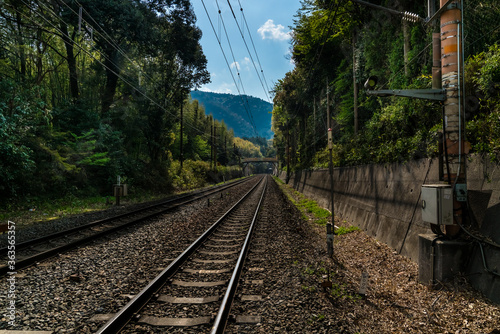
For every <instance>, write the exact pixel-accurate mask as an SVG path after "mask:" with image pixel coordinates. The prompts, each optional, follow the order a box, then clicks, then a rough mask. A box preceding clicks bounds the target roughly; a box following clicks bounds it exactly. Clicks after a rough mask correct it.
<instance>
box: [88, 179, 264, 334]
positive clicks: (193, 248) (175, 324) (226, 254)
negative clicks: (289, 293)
mask: <svg viewBox="0 0 500 334" xmlns="http://www.w3.org/2000/svg"><path fill="white" fill-rule="evenodd" d="M266 187H267V178H265V177H263V178H262V179H261V182H259V183H258V184H256V185H255V186H254V187H253V188H252V189H251V190H250V191H248V192H247V193H246V194H245V195H244V196H243V197H242V198H241V199H240V200H239V201H238V202H237V203H236V204H234V205H233V206H232V207H231V208H230V209H229V210H228V211H227V212H226V213H224V214H223V215H222V216H221V217H220V218H219V219H218V220H217V221H216V222H215V223H214V224H213V225H212V226H210V227H209V228H208V229H207V230H206V231H205V232H204V233H203V234H202V235H201V236H200V237H199V238H198V239H197V240H196V241H195V242H194V243H193V244H191V245H190V246H189V247H187V249H186V250H185V251H184V252H182V254H181V255H179V256H178V257H177V258H176V259H175V260H173V261H172V262H171V263H170V264H169V265H168V267H167V268H166V269H164V270H163V271H162V272H161V273H160V274H159V275H158V276H157V277H155V278H154V279H153V280H152V281H151V282H150V283H149V284H148V285H147V286H146V287H145V288H144V289H142V291H140V292H139V293H138V294H137V295H135V296H133V298H132V299H131V300H130V302H129V303H127V304H126V305H125V306H124V307H123V308H122V309H120V310H119V311H118V312H117V313H116V314H114V315H109V317H110V319H109V321H107V323H106V324H105V325H103V326H102V327H101V328H100V329H99V330H98V332H97V333H99V334H104V333H117V332H120V331H121V332H122V333H137V332H148V333H151V332H164V331H165V327H170V328H171V329H174V328H179V329H180V330H181V331H182V330H183V327H192V328H193V329H194V330H195V331H199V330H203V331H207V330H208V329H209V328H211V333H222V332H223V331H224V328H225V326H226V323H227V321H228V318H229V312H230V309H231V305H232V302H233V299H234V297H235V293H236V288H237V286H238V283H239V281H240V276H241V272H242V269H243V265H244V263H245V260H246V258H247V254H248V251H249V247H250V241H251V239H252V234H253V231H254V230H255V226H256V224H257V221H258V220H257V218H258V216H259V210H260V208H261V205H262V202H263V198H264V194H265V192H266ZM250 298H257V297H256V296H253V297H250ZM103 317H106V315H103ZM257 318H258V317H253V318H252V317H248V316H247V317H242V318H241V319H242V320H243V321H252V320H258V319H257Z"/></svg>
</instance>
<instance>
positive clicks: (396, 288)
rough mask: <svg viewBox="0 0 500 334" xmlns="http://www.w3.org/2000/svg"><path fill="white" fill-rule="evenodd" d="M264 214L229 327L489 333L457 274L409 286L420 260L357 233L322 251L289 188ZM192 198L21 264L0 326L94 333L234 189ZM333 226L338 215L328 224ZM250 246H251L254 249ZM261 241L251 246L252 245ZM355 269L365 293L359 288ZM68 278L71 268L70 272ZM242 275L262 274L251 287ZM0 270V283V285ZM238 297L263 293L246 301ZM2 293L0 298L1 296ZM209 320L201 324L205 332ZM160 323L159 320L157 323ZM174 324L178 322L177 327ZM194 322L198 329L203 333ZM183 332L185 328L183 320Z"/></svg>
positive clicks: (276, 193)
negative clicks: (10, 308) (12, 318)
mask: <svg viewBox="0 0 500 334" xmlns="http://www.w3.org/2000/svg"><path fill="white" fill-rule="evenodd" d="M269 186H270V188H271V189H270V191H269V192H268V194H267V195H266V203H265V204H264V206H263V210H262V213H261V217H262V221H261V222H260V223H259V227H258V229H257V230H256V235H255V240H254V243H255V244H252V246H251V248H250V258H251V260H249V261H247V262H246V263H245V266H246V267H245V269H244V272H243V275H244V277H243V279H242V282H241V285H240V286H239V290H238V291H237V300H236V301H235V303H234V304H233V308H232V311H231V313H232V314H233V316H235V317H236V316H238V315H254V316H258V317H260V322H259V323H256V324H238V323H234V322H232V323H230V324H229V325H228V327H227V328H226V330H227V332H228V333H353V334H354V333H450V334H451V333H453V334H455V333H498V332H497V331H496V330H500V325H499V324H500V312H499V309H498V305H494V304H492V303H490V302H488V300H486V299H484V298H483V297H482V296H481V295H480V294H478V293H477V292H475V291H474V290H472V289H471V288H470V286H469V285H468V284H467V282H466V280H465V278H457V279H456V280H455V281H454V282H452V283H450V284H447V285H443V287H442V288H441V289H440V290H430V289H428V288H427V287H426V286H424V285H421V284H419V283H418V270H417V269H418V268H417V265H416V264H415V263H413V262H411V261H410V260H409V259H407V258H405V257H403V256H400V255H398V254H397V253H395V252H394V251H393V250H392V249H390V248H389V247H387V246H386V245H384V244H382V243H379V242H378V241H377V240H375V239H373V238H371V237H369V236H368V235H366V234H365V233H364V232H363V231H353V232H351V233H348V234H344V235H340V236H336V237H335V245H334V247H335V256H334V258H333V259H331V258H329V257H328V256H327V255H326V235H325V227H323V226H319V225H317V224H315V223H314V219H313V217H308V220H305V219H304V218H303V215H302V213H301V212H299V211H298V209H297V208H296V207H295V206H294V205H293V204H292V203H291V202H290V201H289V200H288V199H287V198H286V196H285V195H284V194H283V193H282V191H281V190H280V188H282V189H283V190H284V191H285V192H287V193H288V194H289V195H290V196H296V194H294V192H293V189H291V188H289V187H288V186H285V185H277V184H275V183H274V182H270V185H269ZM237 197H238V198H239V196H237V195H236V194H234V193H231V194H229V196H228V195H227V194H226V195H225V196H224V198H222V199H220V198H219V196H215V197H214V199H213V200H212V201H211V203H212V205H211V206H210V207H208V208H207V201H206V200H205V201H201V202H197V203H196V204H192V205H190V206H188V207H186V208H184V209H182V210H178V211H177V212H174V213H171V214H168V215H165V216H162V217H161V219H157V220H154V221H151V222H150V223H147V224H144V225H143V226H142V227H141V228H134V229H131V230H130V231H128V232H123V233H121V235H119V236H113V237H109V238H108V239H107V240H105V241H96V242H94V243H92V244H89V245H87V246H85V247H82V248H80V249H79V250H78V251H73V252H68V253H66V254H63V255H61V256H60V257H59V258H56V259H54V260H51V261H47V262H44V263H41V264H40V265H39V266H37V267H31V268H28V269H26V270H23V271H20V272H19V273H18V277H17V278H16V284H17V286H16V294H17V295H16V312H17V318H16V323H17V325H16V327H9V326H8V325H7V323H6V321H7V320H8V319H7V318H6V317H5V316H4V313H5V312H6V311H5V308H4V309H3V310H2V313H1V316H2V319H1V322H0V329H24V330H51V331H54V333H93V332H95V331H96V330H97V329H98V328H99V327H100V326H102V324H104V322H103V321H100V322H99V321H97V322H90V321H89V319H90V318H91V317H92V316H94V315H96V314H106V313H113V312H116V311H117V310H118V309H119V308H120V307H121V306H123V305H124V304H125V303H126V302H128V300H129V298H130V296H127V295H133V294H135V293H137V292H138V291H140V289H142V288H143V287H144V285H145V284H147V282H148V281H149V280H150V279H152V278H153V277H154V276H156V275H157V274H158V273H159V270H161V269H162V268H164V267H166V266H167V265H168V263H169V259H172V258H174V257H176V255H178V254H179V253H180V252H181V251H182V250H183V249H184V247H185V246H187V245H188V244H189V243H191V242H192V241H193V240H194V239H195V238H196V237H197V236H199V235H200V234H201V233H202V231H203V230H204V229H205V228H206V227H208V226H209V225H210V224H211V223H213V220H214V219H215V218H212V217H213V215H214V214H215V213H216V212H222V210H223V209H227V208H228V207H229V206H230V205H231V203H233V202H234V200H235V199H236V198H237ZM336 225H338V226H347V223H345V222H342V221H336ZM254 246H255V247H254ZM252 249H253V250H255V249H260V251H255V252H253V251H252ZM362 272H366V273H368V275H369V279H368V290H367V293H366V296H364V297H362V296H360V295H359V294H358V290H359V284H360V279H361V274H362ZM71 275H76V276H74V278H72V277H71ZM250 281H261V282H259V284H251V283H250ZM7 286H8V283H7V282H6V279H5V278H4V279H2V282H0V289H1V291H7ZM243 296H260V297H261V298H260V299H259V298H257V299H258V300H245V298H243ZM6 298H7V297H6V295H5V294H4V293H3V292H2V295H1V296H0V299H1V300H2V305H6V304H5V301H6ZM205 329H206V330H205ZM165 331H167V329H165ZM176 331H181V330H180V329H176ZM208 331H209V327H208V326H205V327H203V330H202V331H201V332H208ZM186 332H193V331H192V330H189V329H187V330H186Z"/></svg>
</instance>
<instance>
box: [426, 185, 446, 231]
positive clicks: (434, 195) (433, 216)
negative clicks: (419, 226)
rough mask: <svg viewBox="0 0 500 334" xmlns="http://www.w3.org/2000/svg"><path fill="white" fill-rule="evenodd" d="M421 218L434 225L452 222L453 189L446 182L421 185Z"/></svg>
mask: <svg viewBox="0 0 500 334" xmlns="http://www.w3.org/2000/svg"><path fill="white" fill-rule="evenodd" d="M421 199H422V220H423V221H424V222H427V223H431V224H435V225H452V224H453V190H452V188H451V186H450V185H448V184H424V185H423V186H422V193H421Z"/></svg>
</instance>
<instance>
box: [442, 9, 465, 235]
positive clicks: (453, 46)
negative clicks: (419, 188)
mask: <svg viewBox="0 0 500 334" xmlns="http://www.w3.org/2000/svg"><path fill="white" fill-rule="evenodd" d="M446 3H447V0H440V4H441V7H443V6H444V5H445V4H446ZM461 6H462V1H460V0H457V1H453V2H452V3H451V4H449V5H448V8H446V9H444V11H443V12H442V14H441V51H442V52H441V54H442V57H441V59H442V63H441V74H442V79H441V80H442V85H443V88H444V89H445V90H446V101H445V103H444V118H445V119H444V132H445V138H444V150H445V152H446V151H447V153H448V163H447V164H444V166H443V168H444V169H445V171H444V173H443V174H444V176H445V179H447V180H449V182H450V183H451V184H452V185H453V188H454V205H453V207H454V212H455V219H454V222H455V224H454V225H446V234H447V235H449V236H456V235H457V234H458V233H459V232H460V226H459V224H461V223H462V210H461V207H462V205H461V203H460V202H458V201H457V196H456V192H455V190H456V189H457V188H456V186H457V184H466V176H465V153H466V152H465V148H466V147H465V140H464V122H463V121H462V117H463V116H462V114H463V110H462V109H463V103H462V101H461V98H462V96H461V94H462V91H461V90H462V89H461V83H462V80H463V78H461V67H463V55H462V52H461V49H462V41H461V39H462V36H461V31H460V30H461V23H462V22H461V20H462V15H461V8H462V7H461ZM448 168H449V169H448Z"/></svg>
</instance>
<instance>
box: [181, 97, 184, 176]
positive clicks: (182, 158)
mask: <svg viewBox="0 0 500 334" xmlns="http://www.w3.org/2000/svg"><path fill="white" fill-rule="evenodd" d="M183 109H184V101H183V102H182V103H181V156H180V160H181V169H182V163H183V161H184V152H183V146H184V145H183V143H182V141H183V136H184V131H183V130H184V128H183V125H184V124H183V119H184V114H183Z"/></svg>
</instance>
